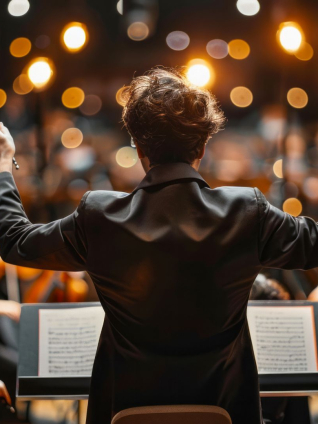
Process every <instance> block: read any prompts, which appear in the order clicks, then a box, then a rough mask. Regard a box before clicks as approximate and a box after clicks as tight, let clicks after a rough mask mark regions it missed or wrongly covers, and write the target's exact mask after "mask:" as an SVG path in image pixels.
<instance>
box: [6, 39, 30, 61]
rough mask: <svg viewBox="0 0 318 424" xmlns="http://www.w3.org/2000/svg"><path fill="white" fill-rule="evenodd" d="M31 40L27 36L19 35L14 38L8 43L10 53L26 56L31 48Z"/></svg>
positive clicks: (15, 55)
mask: <svg viewBox="0 0 318 424" xmlns="http://www.w3.org/2000/svg"><path fill="white" fill-rule="evenodd" d="M31 47H32V45H31V41H30V40H29V39H27V38H24V37H20V38H16V39H15V40H13V41H12V43H11V44H10V53H11V54H12V56H14V57H23V56H26V55H27V54H28V53H29V52H30V50H31Z"/></svg>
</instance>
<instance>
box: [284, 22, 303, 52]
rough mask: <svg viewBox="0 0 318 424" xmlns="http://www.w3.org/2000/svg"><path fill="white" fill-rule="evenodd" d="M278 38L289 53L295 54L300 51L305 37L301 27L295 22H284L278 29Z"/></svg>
mask: <svg viewBox="0 0 318 424" xmlns="http://www.w3.org/2000/svg"><path fill="white" fill-rule="evenodd" d="M278 38H279V42H280V44H281V46H282V47H283V48H284V49H285V50H286V51H287V52H288V53H294V52H296V51H297V50H298V49H299V47H300V45H301V43H302V39H303V35H302V31H301V28H300V26H299V25H298V24H296V23H295V22H283V23H282V24H280V26H279V29H278Z"/></svg>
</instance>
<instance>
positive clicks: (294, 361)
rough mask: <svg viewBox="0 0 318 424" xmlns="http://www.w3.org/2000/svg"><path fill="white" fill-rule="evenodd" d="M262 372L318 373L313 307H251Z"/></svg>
mask: <svg viewBox="0 0 318 424" xmlns="http://www.w3.org/2000/svg"><path fill="white" fill-rule="evenodd" d="M247 318H248V323H249V328H250V333H251V337H252V342H253V348H254V353H255V358H256V363H257V368H258V373H259V374H269V373H270V374H273V373H278V374H281V373H305V372H317V347H316V330H315V322H314V309H313V306H312V305H310V306H291V307H290V306H249V307H248V308H247Z"/></svg>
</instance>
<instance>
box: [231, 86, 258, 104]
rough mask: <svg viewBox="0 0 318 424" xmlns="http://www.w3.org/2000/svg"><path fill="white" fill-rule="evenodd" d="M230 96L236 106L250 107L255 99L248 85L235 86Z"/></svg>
mask: <svg viewBox="0 0 318 424" xmlns="http://www.w3.org/2000/svg"><path fill="white" fill-rule="evenodd" d="M230 98H231V101H232V103H233V104H234V105H235V106H237V107H248V106H249V105H250V104H251V103H252V101H253V94H252V92H251V90H249V89H248V88H246V87H235V88H233V90H232V91H231V93H230Z"/></svg>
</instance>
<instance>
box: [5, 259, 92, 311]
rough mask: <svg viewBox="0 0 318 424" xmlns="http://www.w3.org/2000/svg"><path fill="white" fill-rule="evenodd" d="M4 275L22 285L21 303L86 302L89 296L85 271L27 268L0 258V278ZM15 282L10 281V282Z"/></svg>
mask: <svg viewBox="0 0 318 424" xmlns="http://www.w3.org/2000/svg"><path fill="white" fill-rule="evenodd" d="M9 274H10V275H9ZM4 275H6V277H7V278H9V277H10V279H11V280H14V279H15V280H16V281H15V283H16V284H18V285H20V286H21V296H20V301H21V303H46V302H84V301H85V300H86V298H87V294H88V284H87V283H86V281H85V280H84V279H83V277H84V275H85V273H84V271H80V272H66V271H51V270H41V269H34V268H26V267H21V266H15V265H10V264H6V263H5V262H4V261H3V260H2V259H1V258H0V278H2V277H3V276H4ZM19 282H20V284H19ZM13 283H14V281H10V284H13ZM14 300H16V299H14Z"/></svg>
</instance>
